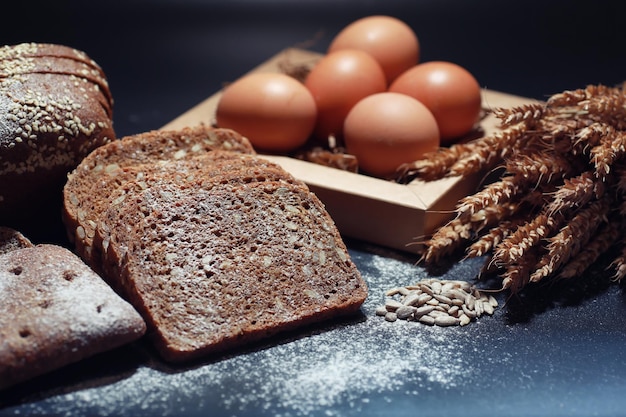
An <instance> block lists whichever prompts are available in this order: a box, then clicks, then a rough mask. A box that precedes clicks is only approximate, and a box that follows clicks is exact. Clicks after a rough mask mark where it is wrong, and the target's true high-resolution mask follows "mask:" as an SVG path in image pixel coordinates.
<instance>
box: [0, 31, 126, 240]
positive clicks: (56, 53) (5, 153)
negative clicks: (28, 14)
mask: <svg viewBox="0 0 626 417" xmlns="http://www.w3.org/2000/svg"><path fill="white" fill-rule="evenodd" d="M112 113H113V100H112V97H111V92H110V90H109V87H108V84H107V80H106V77H105V76H104V72H103V71H102V69H101V68H100V67H99V66H98V65H97V64H96V63H95V62H94V61H93V60H91V59H90V58H89V57H87V55H86V54H85V53H83V52H81V51H78V50H75V49H72V48H69V47H66V46H62V45H53V44H38V43H24V44H19V45H9V46H4V47H0V216H1V217H2V219H3V223H4V224H6V225H8V226H11V227H14V228H16V229H18V230H23V231H25V232H26V233H27V234H28V235H29V236H31V233H33V234H34V233H39V230H40V229H41V228H42V227H46V226H47V225H48V223H50V222H58V223H60V221H59V220H58V217H59V216H58V210H59V209H60V207H61V189H62V187H63V184H64V183H65V180H66V175H67V173H68V172H69V171H71V170H72V169H73V168H75V167H76V165H77V164H78V163H79V162H80V161H81V160H82V159H83V158H84V157H85V156H86V155H87V154H88V153H89V152H91V151H92V150H93V149H95V148H97V147H98V146H101V145H103V144H105V143H109V142H110V141H112V140H114V139H115V132H114V129H113V126H112ZM41 207H46V208H48V210H41ZM48 213H50V215H49V216H46V215H47V214H48ZM40 220H41V221H40ZM55 224H56V223H55Z"/></svg>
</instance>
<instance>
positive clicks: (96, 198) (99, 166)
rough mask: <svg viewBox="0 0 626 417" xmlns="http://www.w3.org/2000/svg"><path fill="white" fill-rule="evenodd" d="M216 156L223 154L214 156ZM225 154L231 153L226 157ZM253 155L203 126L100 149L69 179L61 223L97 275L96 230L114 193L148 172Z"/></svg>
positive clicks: (239, 139) (245, 144)
mask: <svg viewBox="0 0 626 417" xmlns="http://www.w3.org/2000/svg"><path fill="white" fill-rule="evenodd" d="M213 151H221V152H222V153H220V154H219V155H211V154H212V153H213ZM224 151H229V152H228V153H227V154H226V155H225V154H224V153H223V152H224ZM253 153H254V149H253V148H252V146H251V145H250V142H249V141H248V140H247V139H246V138H244V137H243V136H241V135H240V134H238V133H236V132H234V131H232V130H229V129H213V128H211V127H210V126H205V125H200V126H197V127H193V128H186V129H182V130H177V131H151V132H146V133H141V134H138V135H133V136H128V137H124V138H122V139H120V140H118V141H115V142H111V143H109V144H107V145H105V146H101V147H99V148H98V149H96V150H95V151H93V152H92V153H90V154H89V155H88V156H87V157H86V158H84V159H83V161H81V163H80V164H79V165H78V166H77V167H76V169H75V170H73V171H72V172H71V173H70V174H69V175H68V178H67V182H66V184H65V186H64V188H63V212H62V219H63V222H64V224H65V228H66V231H67V236H68V238H69V240H70V242H72V243H73V244H74V246H75V250H76V253H77V254H78V255H79V256H81V257H82V258H83V259H84V260H85V261H86V262H87V263H88V264H89V265H90V266H92V267H93V268H94V269H96V270H97V269H98V265H99V260H98V255H94V254H93V245H92V241H93V236H94V234H95V225H96V221H97V219H98V216H99V213H101V212H102V209H103V207H106V206H107V204H108V197H109V196H110V195H111V194H112V192H113V190H114V189H115V188H116V187H118V186H119V185H120V184H122V183H124V182H125V181H127V180H129V179H137V180H142V179H143V178H146V180H149V179H150V178H151V175H150V174H149V173H147V172H146V171H147V170H151V171H155V170H168V169H182V168H180V167H173V166H171V165H167V164H166V163H167V162H172V161H185V160H193V159H197V158H201V157H208V158H213V159H219V158H231V157H232V158H235V157H237V154H253ZM207 155H208V156H207ZM197 163H200V164H202V162H197ZM93 257H96V259H95V261H94V259H92V258H93Z"/></svg>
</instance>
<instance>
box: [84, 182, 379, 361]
mask: <svg viewBox="0 0 626 417" xmlns="http://www.w3.org/2000/svg"><path fill="white" fill-rule="evenodd" d="M232 178H233V180H232V181H215V178H214V179H203V178H202V177H201V176H198V177H196V179H195V180H193V181H184V182H183V183H175V182H173V181H169V180H167V179H164V180H161V181H155V182H153V183H152V184H151V185H150V187H146V188H143V187H141V186H138V185H137V184H135V185H134V186H132V185H131V184H127V185H128V186H127V187H126V190H127V191H128V193H127V196H126V198H124V199H119V200H120V203H119V204H113V205H112V206H111V207H110V208H109V209H108V210H107V212H106V214H105V215H104V216H103V217H102V221H101V222H100V224H99V227H98V228H97V230H96V235H97V236H98V239H96V241H97V242H100V244H102V247H103V248H104V249H105V250H104V253H105V259H106V261H105V267H104V269H105V272H106V274H107V276H108V277H109V279H110V280H113V281H117V282H118V286H119V287H121V288H123V290H122V293H123V294H125V295H126V297H127V298H128V299H129V300H130V301H131V303H132V304H133V305H134V306H135V307H136V308H137V310H138V311H139V312H140V313H141V314H142V316H143V317H144V318H145V320H146V321H147V323H148V326H149V329H150V331H149V333H150V334H151V336H152V338H153V340H154V341H155V345H156V347H157V348H158V350H159V351H160V353H161V354H162V356H163V357H164V358H165V359H166V360H168V361H184V360H189V359H192V358H196V357H199V356H202V355H206V354H208V353H215V352H221V351H224V350H226V349H231V348H234V347H238V346H241V345H242V344H244V343H249V342H251V341H255V340H259V339H261V338H265V337H268V336H270V335H273V334H276V333H278V332H280V331H284V330H289V329H294V328H296V327H299V326H303V325H306V324H310V323H313V322H318V321H321V320H324V319H328V318H331V317H336V316H340V315H344V314H350V313H354V312H355V311H357V310H358V309H359V307H360V306H361V304H362V303H363V302H364V300H365V298H366V296H367V288H366V284H365V282H364V281H363V279H362V277H361V275H360V274H359V271H358V270H357V268H356V266H355V265H354V263H353V262H352V261H351V259H350V256H349V253H348V251H347V249H346V246H345V245H344V243H343V241H342V239H341V236H340V235H339V232H338V230H337V228H336V227H335V225H334V223H333V221H332V219H331V218H330V216H329V215H328V213H327V212H326V210H325V208H324V206H323V204H322V203H321V202H320V201H319V200H318V199H317V197H316V196H315V195H314V194H313V193H311V192H310V191H309V190H308V188H307V187H306V185H305V184H304V183H301V182H299V181H286V180H283V179H269V178H268V179H266V180H264V181H248V182H246V181H241V180H239V181H237V180H234V178H237V175H233V177H232ZM118 192H122V189H119V190H118Z"/></svg>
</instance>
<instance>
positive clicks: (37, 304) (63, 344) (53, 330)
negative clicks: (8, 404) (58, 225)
mask: <svg viewBox="0 0 626 417" xmlns="http://www.w3.org/2000/svg"><path fill="white" fill-rule="evenodd" d="M145 330H146V326H145V323H144V321H143V320H142V318H141V317H140V316H139V314H138V313H137V311H136V310H135V309H134V308H133V307H132V306H131V305H130V304H129V303H127V302H126V301H124V300H123V299H122V298H121V297H120V296H119V295H117V294H116V293H115V292H114V291H113V290H112V289H111V288H110V287H109V286H108V285H107V284H106V283H105V282H104V281H103V280H102V279H101V278H100V277H99V276H98V275H97V274H96V273H95V272H93V271H92V270H91V269H90V268H89V267H88V266H87V265H85V264H84V263H83V262H82V261H81V260H80V258H78V257H77V256H76V255H74V254H73V253H72V252H70V251H69V250H67V249H65V248H62V247H60V246H56V245H37V246H33V247H27V248H21V249H16V250H13V251H10V252H8V253H5V254H3V255H0V389H3V388H6V387H8V386H11V385H14V384H17V383H19V382H22V381H26V380H27V379H30V378H33V377H35V376H38V375H41V374H44V373H46V372H49V371H52V370H55V369H58V368H61V367H63V366H65V365H68V364H70V363H73V362H77V361H79V360H81V359H84V358H86V357H88V356H92V355H94V354H96V353H99V352H104V351H106V350H109V349H112V348H115V347H118V346H121V345H123V344H126V343H129V342H131V341H133V340H136V339H138V338H139V337H141V336H142V335H143V334H144V333H145Z"/></svg>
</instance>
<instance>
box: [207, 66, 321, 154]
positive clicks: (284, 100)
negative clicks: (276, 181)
mask: <svg viewBox="0 0 626 417" xmlns="http://www.w3.org/2000/svg"><path fill="white" fill-rule="evenodd" d="M316 117H317V108H316V106H315V101H314V100H313V96H312V95H311V93H310V92H309V90H307V89H306V87H305V86H304V85H303V84H302V83H301V82H299V81H297V80H295V79H294V78H292V77H290V76H288V75H285V74H280V73H253V74H250V75H247V76H244V77H242V78H240V79H238V80H237V81H235V82H234V83H232V84H230V85H229V86H228V87H226V88H225V89H224V91H223V93H222V96H221V98H220V100H219V103H218V105H217V109H216V114H215V119H216V123H217V125H218V126H219V127H224V128H229V129H233V130H235V131H237V132H239V133H241V134H242V135H243V136H246V137H247V138H248V139H249V140H250V142H251V143H252V145H253V146H254V147H255V148H256V149H257V150H259V151H268V152H289V151H293V150H295V149H297V148H298V147H300V146H302V145H303V144H304V143H305V142H306V141H307V140H308V139H309V137H310V136H311V133H312V132H313V128H314V126H315V121H316Z"/></svg>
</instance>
